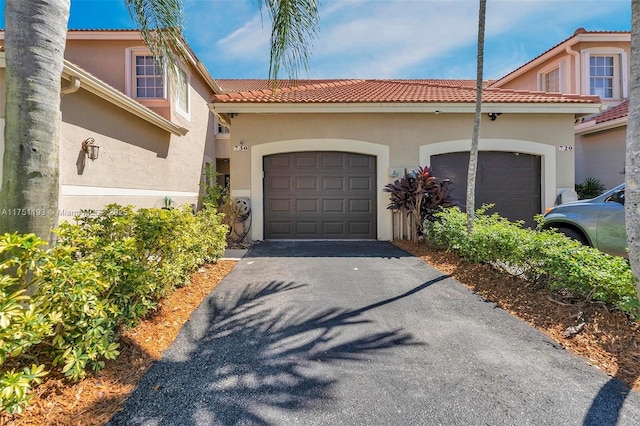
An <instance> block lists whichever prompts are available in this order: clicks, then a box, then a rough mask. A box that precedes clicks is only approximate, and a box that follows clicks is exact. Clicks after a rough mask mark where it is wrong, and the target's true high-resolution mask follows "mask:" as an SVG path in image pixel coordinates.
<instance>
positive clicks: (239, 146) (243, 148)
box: [233, 145, 249, 152]
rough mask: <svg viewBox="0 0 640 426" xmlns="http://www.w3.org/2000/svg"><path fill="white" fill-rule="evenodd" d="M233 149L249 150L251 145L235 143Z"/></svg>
mask: <svg viewBox="0 0 640 426" xmlns="http://www.w3.org/2000/svg"><path fill="white" fill-rule="evenodd" d="M233 150H234V151H236V152H238V151H249V146H248V145H234V146H233Z"/></svg>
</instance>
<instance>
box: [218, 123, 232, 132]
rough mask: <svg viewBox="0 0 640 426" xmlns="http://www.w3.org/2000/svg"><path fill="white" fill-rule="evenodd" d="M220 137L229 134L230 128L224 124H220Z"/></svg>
mask: <svg viewBox="0 0 640 426" xmlns="http://www.w3.org/2000/svg"><path fill="white" fill-rule="evenodd" d="M217 133H218V134H219V135H224V134H227V133H229V128H228V127H227V126H225V125H224V124H220V123H218V132H217Z"/></svg>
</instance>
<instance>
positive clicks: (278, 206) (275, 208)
mask: <svg viewBox="0 0 640 426" xmlns="http://www.w3.org/2000/svg"><path fill="white" fill-rule="evenodd" d="M269 210H270V211H272V212H280V213H290V212H291V200H290V199H278V200H273V199H272V200H269Z"/></svg>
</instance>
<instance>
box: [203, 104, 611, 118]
mask: <svg viewBox="0 0 640 426" xmlns="http://www.w3.org/2000/svg"><path fill="white" fill-rule="evenodd" d="M600 107H601V104H599V103H566V102H556V103H539V102H529V103H526V102H519V103H509V102H504V103H490V102H487V103H483V104H482V112H483V113H491V112H495V113H516V114H529V113H536V114H540V113H555V114H561V113H564V114H577V115H585V114H594V113H598V112H600ZM210 108H211V111H212V112H214V113H215V114H241V113H252V114H261V113H264V114H274V113H277V114H294V113H298V114H310V113H315V114H321V113H433V114H440V113H442V114H445V113H465V114H469V113H474V112H475V104H473V103H454V102H442V103H424V102H416V103H411V102H386V103H385V102H379V103H356V102H353V103H328V102H327V103H260V102H258V103H249V102H237V103H234V102H213V103H211V104H210Z"/></svg>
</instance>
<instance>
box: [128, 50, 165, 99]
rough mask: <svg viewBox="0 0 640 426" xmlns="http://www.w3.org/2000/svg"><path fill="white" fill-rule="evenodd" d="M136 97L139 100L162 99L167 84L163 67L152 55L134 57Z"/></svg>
mask: <svg viewBox="0 0 640 426" xmlns="http://www.w3.org/2000/svg"><path fill="white" fill-rule="evenodd" d="M134 61H135V67H134V69H133V72H134V75H135V81H134V86H135V90H134V92H135V97H136V98H138V99H162V98H164V97H165V84H164V75H163V73H162V67H161V66H160V64H159V63H158V60H157V59H156V58H155V57H154V56H152V55H134Z"/></svg>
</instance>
